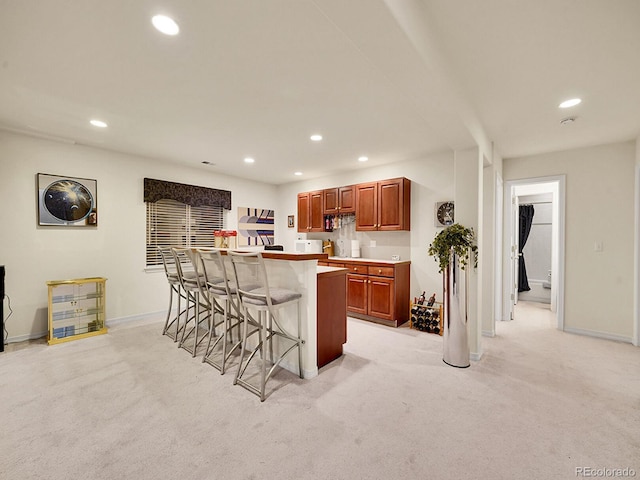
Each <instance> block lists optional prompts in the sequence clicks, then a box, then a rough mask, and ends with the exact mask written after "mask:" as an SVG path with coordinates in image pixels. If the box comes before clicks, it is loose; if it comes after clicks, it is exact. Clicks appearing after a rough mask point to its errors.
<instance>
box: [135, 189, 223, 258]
mask: <svg viewBox="0 0 640 480" xmlns="http://www.w3.org/2000/svg"><path fill="white" fill-rule="evenodd" d="M145 204H146V207H147V267H151V266H155V265H162V258H161V257H160V254H159V253H158V248H157V247H213V242H214V239H213V232H214V231H215V230H222V229H224V215H223V207H222V206H211V205H203V206H199V207H193V206H191V205H185V204H184V203H180V202H178V201H176V200H158V201H157V202H145Z"/></svg>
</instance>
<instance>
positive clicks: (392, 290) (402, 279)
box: [328, 260, 411, 327]
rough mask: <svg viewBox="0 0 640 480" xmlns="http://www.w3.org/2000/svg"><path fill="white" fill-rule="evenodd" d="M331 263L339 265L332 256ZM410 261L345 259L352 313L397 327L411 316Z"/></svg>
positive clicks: (354, 315) (349, 309)
mask: <svg viewBox="0 0 640 480" xmlns="http://www.w3.org/2000/svg"><path fill="white" fill-rule="evenodd" d="M328 263H329V265H331V266H333V265H337V263H335V262H333V261H332V260H329V261H328ZM410 265H411V264H410V262H401V263H393V264H389V263H382V262H380V263H374V262H369V261H357V262H354V261H351V262H344V266H345V267H346V268H347V269H348V270H349V273H348V274H347V311H348V312H349V315H351V316H353V317H356V318H362V319H365V320H371V321H374V322H377V323H382V324H385V325H391V326H394V327H397V326H399V325H401V324H403V323H404V322H406V321H407V320H409V305H410V298H409V273H410Z"/></svg>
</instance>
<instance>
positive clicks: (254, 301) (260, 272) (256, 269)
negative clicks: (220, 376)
mask: <svg viewBox="0 0 640 480" xmlns="http://www.w3.org/2000/svg"><path fill="white" fill-rule="evenodd" d="M228 255H229V257H230V259H231V264H232V265H233V270H234V274H235V279H236V289H237V292H238V296H239V298H240V305H241V307H242V313H243V315H244V324H243V329H242V348H241V350H240V363H239V365H238V370H237V372H236V376H235V379H234V382H233V383H234V385H235V384H239V385H241V386H243V387H244V388H246V389H247V390H249V391H250V392H252V393H254V394H256V395H258V396H259V397H260V401H261V402H264V400H265V398H266V397H265V387H266V384H267V381H268V380H269V379H270V378H271V375H272V374H273V372H274V370H275V368H276V367H277V366H278V365H279V364H280V362H281V361H282V360H283V358H284V357H285V356H286V355H287V354H288V353H289V352H290V351H292V350H293V349H296V348H297V350H298V374H299V376H300V378H302V344H303V343H304V341H303V340H302V339H301V338H300V298H301V297H302V295H301V294H300V293H298V292H296V291H293V290H287V289H284V288H269V283H268V281H267V271H266V268H265V264H264V259H263V258H262V254H261V253H260V252H249V253H239V252H231V251H230V252H228ZM293 305H295V306H296V308H297V330H296V332H294V333H290V332H288V331H287V330H285V329H284V328H283V327H282V325H281V323H280V322H279V321H278V317H277V315H276V313H278V312H279V311H280V310H281V309H283V308H285V307H288V306H293ZM251 327H255V328H253V329H251V330H250V328H251ZM256 333H257V334H258V342H257V345H256V346H255V348H253V350H252V351H251V352H250V353H249V354H248V357H247V359H246V361H245V355H246V354H247V352H248V350H247V349H248V347H249V339H250V338H251V337H252V336H254V335H255V334H256ZM274 338H278V339H279V341H278V343H279V344H282V345H280V349H279V350H280V351H281V353H279V354H278V355H276V357H274V351H273V339H274ZM258 353H259V354H260V355H256V354H258ZM253 361H255V362H254V363H257V364H258V365H257V367H258V368H259V371H260V380H259V384H258V385H254V384H252V383H250V382H249V381H248V380H246V379H245V378H244V376H245V374H246V373H247V367H248V366H249V364H251V363H252V362H253ZM267 364H269V365H270V368H269V370H268V371H267Z"/></svg>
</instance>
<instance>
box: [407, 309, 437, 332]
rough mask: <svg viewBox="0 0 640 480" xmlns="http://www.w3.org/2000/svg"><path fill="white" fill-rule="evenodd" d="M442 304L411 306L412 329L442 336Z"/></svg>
mask: <svg viewBox="0 0 640 480" xmlns="http://www.w3.org/2000/svg"><path fill="white" fill-rule="evenodd" d="M442 320H443V317H442V304H441V303H439V302H435V303H434V304H433V305H431V306H429V305H426V304H425V305H421V304H418V303H412V304H411V328H415V329H416V330H420V331H421V332H428V333H435V334H437V335H442V334H443V333H444V331H443V328H442Z"/></svg>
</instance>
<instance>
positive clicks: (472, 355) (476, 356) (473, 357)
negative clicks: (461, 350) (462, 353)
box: [469, 352, 482, 362]
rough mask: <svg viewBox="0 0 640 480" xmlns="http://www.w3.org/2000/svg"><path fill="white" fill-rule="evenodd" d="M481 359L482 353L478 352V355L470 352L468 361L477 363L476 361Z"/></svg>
mask: <svg viewBox="0 0 640 480" xmlns="http://www.w3.org/2000/svg"><path fill="white" fill-rule="evenodd" d="M481 358H482V352H479V353H474V352H471V353H470V354H469V359H470V360H473V361H474V362H477V361H478V360H480V359H481Z"/></svg>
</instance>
